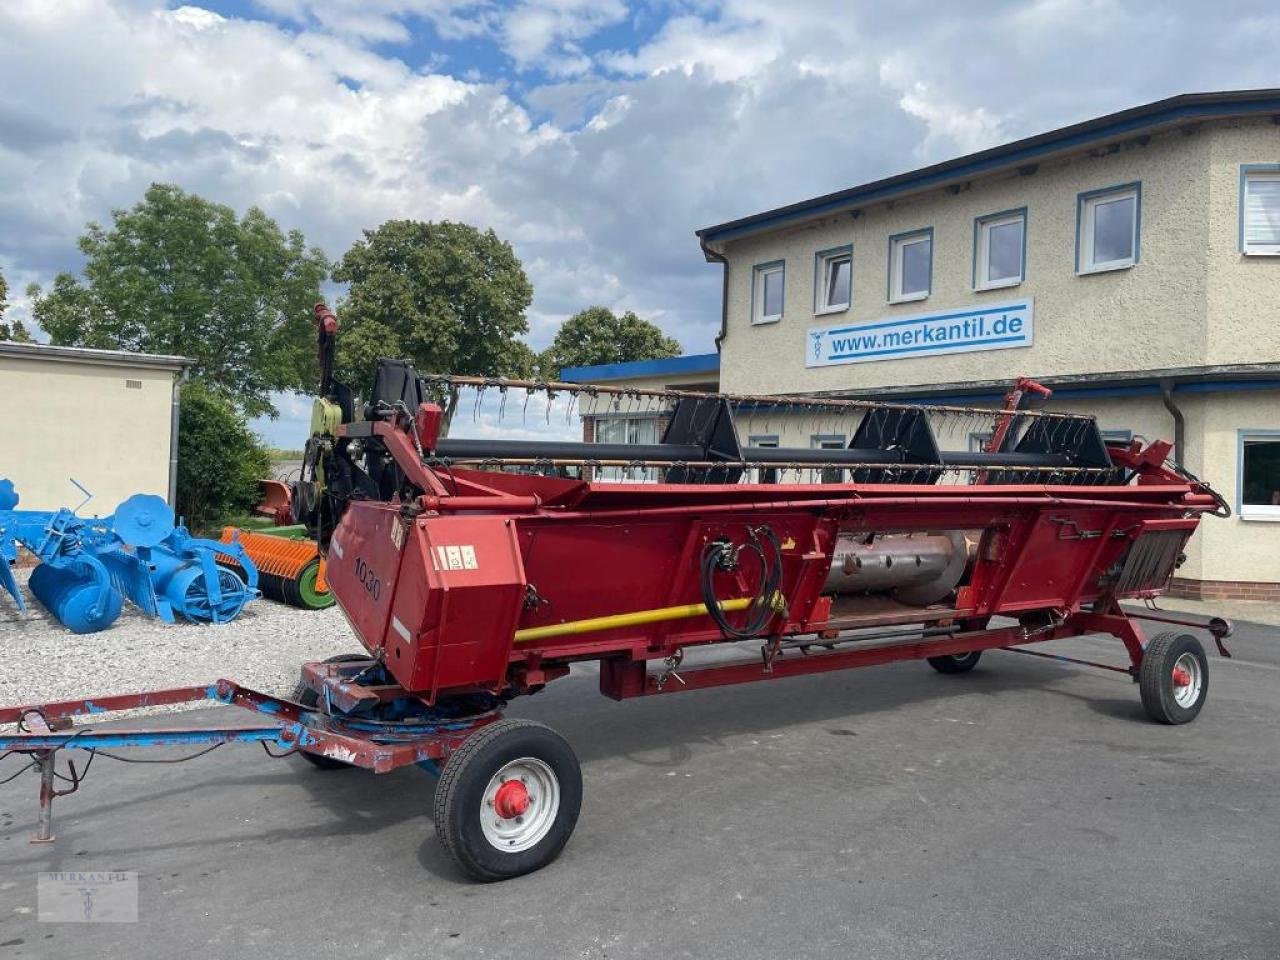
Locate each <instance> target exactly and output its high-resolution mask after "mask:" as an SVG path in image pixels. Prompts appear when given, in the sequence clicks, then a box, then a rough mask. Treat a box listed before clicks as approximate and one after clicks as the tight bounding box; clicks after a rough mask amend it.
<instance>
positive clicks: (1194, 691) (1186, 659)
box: [1170, 653, 1204, 708]
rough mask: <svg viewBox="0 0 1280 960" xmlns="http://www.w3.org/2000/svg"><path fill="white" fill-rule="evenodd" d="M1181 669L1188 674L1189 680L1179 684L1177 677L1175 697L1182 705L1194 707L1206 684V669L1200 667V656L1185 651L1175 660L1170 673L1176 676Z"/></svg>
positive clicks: (1174, 683)
mask: <svg viewBox="0 0 1280 960" xmlns="http://www.w3.org/2000/svg"><path fill="white" fill-rule="evenodd" d="M1179 670H1182V671H1184V672H1185V673H1186V674H1187V678H1188V682H1187V683H1185V684H1182V685H1179V684H1178V682H1177V679H1176V678H1175V679H1174V681H1173V699H1174V700H1175V701H1176V702H1177V704H1178V706H1180V707H1184V708H1187V707H1194V706H1195V705H1196V701H1197V700H1199V699H1200V690H1201V688H1202V687H1203V686H1204V671H1203V670H1202V669H1201V667H1200V660H1199V658H1198V657H1197V656H1196V655H1195V654H1194V653H1184V654H1183V655H1182V656H1180V657H1179V658H1178V659H1177V661H1175V662H1174V664H1173V670H1171V671H1170V673H1171V674H1173V675H1175V676H1176V674H1177V672H1178V671H1179Z"/></svg>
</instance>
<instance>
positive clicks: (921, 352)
mask: <svg viewBox="0 0 1280 960" xmlns="http://www.w3.org/2000/svg"><path fill="white" fill-rule="evenodd" d="M1031 340H1032V301H1031V300H1030V299H1029V298H1028V299H1026V300H1016V301H1013V302H1010V303H996V304H992V305H990V306H984V307H974V308H972V309H953V310H940V311H937V312H935V313H917V314H913V315H911V316H909V317H901V316H893V317H885V318H884V319H881V320H874V321H872V322H870V323H848V322H847V321H846V322H845V323H841V324H834V325H831V326H825V327H810V328H809V336H808V338H807V340H806V343H805V351H806V352H805V366H807V367H829V366H833V365H835V364H840V363H866V362H867V361H870V360H890V359H893V358H895V357H918V356H929V355H930V354H938V353H970V352H973V351H977V350H1007V349H1009V348H1011V347H1029V346H1031Z"/></svg>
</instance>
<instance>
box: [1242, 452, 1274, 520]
mask: <svg viewBox="0 0 1280 960" xmlns="http://www.w3.org/2000/svg"><path fill="white" fill-rule="evenodd" d="M1239 460H1240V466H1239V470H1240V481H1239V483H1240V486H1239V501H1240V504H1239V507H1240V517H1241V519H1244V520H1280V430H1260V431H1256V432H1252V433H1250V432H1248V431H1244V430H1242V431H1240V457H1239Z"/></svg>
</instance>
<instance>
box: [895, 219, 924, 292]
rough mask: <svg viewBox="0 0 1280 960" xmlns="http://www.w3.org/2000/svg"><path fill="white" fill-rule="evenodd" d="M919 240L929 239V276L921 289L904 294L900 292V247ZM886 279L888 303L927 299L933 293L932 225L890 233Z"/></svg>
mask: <svg viewBox="0 0 1280 960" xmlns="http://www.w3.org/2000/svg"><path fill="white" fill-rule="evenodd" d="M919 240H928V241H929V278H928V281H927V282H926V286H925V288H924V290H923V291H918V292H916V293H908V294H904V293H903V292H902V249H903V248H904V247H905V246H907V244H908V243H914V242H917V241H919ZM888 280H889V284H888V297H887V299H888V301H889V302H890V303H917V302H919V301H921V300H928V299H929V297H930V295H931V294H932V293H933V227H920V228H918V229H916V230H907V231H904V232H903V233H895V234H891V235H890V237H889V278H888Z"/></svg>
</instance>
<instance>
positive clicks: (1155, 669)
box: [1138, 632, 1209, 724]
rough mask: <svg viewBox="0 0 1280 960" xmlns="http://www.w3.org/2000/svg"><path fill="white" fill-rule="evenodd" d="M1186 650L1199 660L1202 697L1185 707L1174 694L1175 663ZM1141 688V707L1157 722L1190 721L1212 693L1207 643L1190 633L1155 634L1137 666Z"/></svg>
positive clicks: (1139, 688) (1175, 722) (1176, 722)
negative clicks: (1203, 643) (1205, 645)
mask: <svg viewBox="0 0 1280 960" xmlns="http://www.w3.org/2000/svg"><path fill="white" fill-rule="evenodd" d="M1185 653H1190V654H1191V655H1192V656H1194V657H1195V658H1196V659H1197V660H1198V661H1200V677H1201V681H1200V697H1199V699H1197V700H1196V702H1195V703H1194V704H1192V705H1191V706H1189V707H1184V706H1182V705H1181V704H1179V703H1178V701H1177V700H1175V699H1174V696H1173V665H1174V664H1175V663H1177V662H1178V658H1179V657H1181V656H1182V655H1183V654H1185ZM1138 690H1139V691H1140V692H1141V694H1142V707H1143V709H1144V710H1146V711H1147V716H1148V717H1150V718H1151V719H1152V720H1154V721H1155V722H1156V723H1168V724H1180V723H1190V722H1191V721H1192V720H1194V719H1195V718H1196V717H1197V716H1198V715H1199V713H1200V708H1201V707H1203V706H1204V701H1205V699H1206V698H1207V697H1208V696H1209V658H1208V657H1206V656H1205V652H1204V646H1203V645H1202V644H1201V643H1200V641H1199V640H1197V639H1196V638H1195V637H1193V636H1192V635H1191V634H1189V633H1172V632H1170V633H1161V634H1158V635H1157V636H1155V637H1153V638H1152V640H1151V642H1150V643H1148V644H1147V647H1146V649H1145V650H1144V651H1143V652H1142V664H1141V665H1140V666H1139V667H1138Z"/></svg>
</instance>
